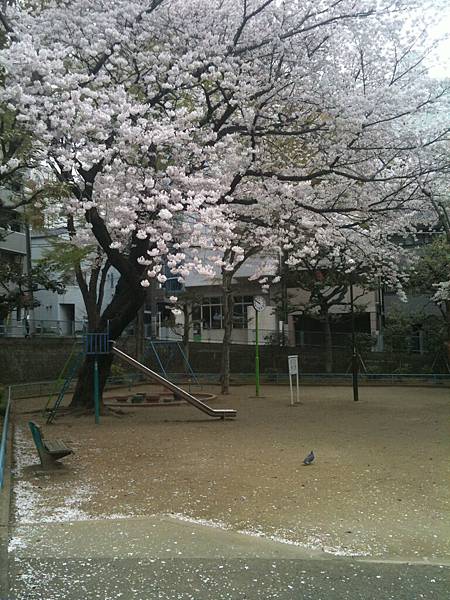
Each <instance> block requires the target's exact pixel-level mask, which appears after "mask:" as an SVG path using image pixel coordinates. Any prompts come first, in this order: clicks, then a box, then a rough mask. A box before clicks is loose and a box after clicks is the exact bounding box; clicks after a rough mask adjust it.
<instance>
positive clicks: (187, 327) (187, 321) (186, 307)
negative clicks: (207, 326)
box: [183, 302, 191, 360]
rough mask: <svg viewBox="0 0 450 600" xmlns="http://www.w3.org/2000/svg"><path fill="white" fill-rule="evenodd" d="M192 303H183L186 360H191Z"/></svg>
mask: <svg viewBox="0 0 450 600" xmlns="http://www.w3.org/2000/svg"><path fill="white" fill-rule="evenodd" d="M189 309H190V305H189V304H188V303H187V302H185V303H184V304H183V316H184V323H183V350H184V354H185V356H186V360H189V333H190V329H191V320H190V317H191V314H190V310H189Z"/></svg>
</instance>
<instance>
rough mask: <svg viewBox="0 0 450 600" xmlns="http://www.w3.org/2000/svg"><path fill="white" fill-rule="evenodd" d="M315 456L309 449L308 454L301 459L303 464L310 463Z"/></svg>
mask: <svg viewBox="0 0 450 600" xmlns="http://www.w3.org/2000/svg"><path fill="white" fill-rule="evenodd" d="M315 458H316V457H315V455H314V452H313V451H312V450H311V452H310V453H309V454H308V456H307V457H306V458H305V460H304V461H303V464H304V465H310V464H311V463H312V462H313V461H314V459H315Z"/></svg>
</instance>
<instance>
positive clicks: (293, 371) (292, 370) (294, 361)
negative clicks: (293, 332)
mask: <svg viewBox="0 0 450 600" xmlns="http://www.w3.org/2000/svg"><path fill="white" fill-rule="evenodd" d="M288 366H289V375H298V355H297V354H295V355H291V356H288Z"/></svg>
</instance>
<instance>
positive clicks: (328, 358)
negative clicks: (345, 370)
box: [323, 311, 333, 373]
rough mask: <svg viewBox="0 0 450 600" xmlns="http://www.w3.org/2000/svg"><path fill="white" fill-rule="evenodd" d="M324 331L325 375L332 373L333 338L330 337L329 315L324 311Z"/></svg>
mask: <svg viewBox="0 0 450 600" xmlns="http://www.w3.org/2000/svg"><path fill="white" fill-rule="evenodd" d="M323 317H324V329H325V373H332V372H333V338H332V336H331V322H330V313H329V312H328V311H325V312H324V313H323Z"/></svg>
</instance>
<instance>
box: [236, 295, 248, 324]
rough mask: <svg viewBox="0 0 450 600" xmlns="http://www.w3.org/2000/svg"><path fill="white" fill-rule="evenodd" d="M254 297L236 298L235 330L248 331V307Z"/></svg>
mask: <svg viewBox="0 0 450 600" xmlns="http://www.w3.org/2000/svg"><path fill="white" fill-rule="evenodd" d="M252 303H253V296H235V297H234V305H233V329H248V310H247V309H248V307H249V306H252Z"/></svg>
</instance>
